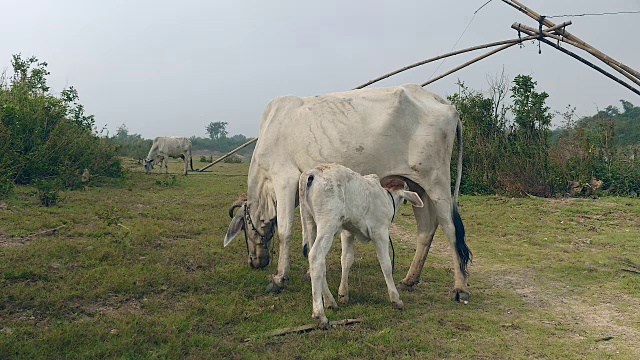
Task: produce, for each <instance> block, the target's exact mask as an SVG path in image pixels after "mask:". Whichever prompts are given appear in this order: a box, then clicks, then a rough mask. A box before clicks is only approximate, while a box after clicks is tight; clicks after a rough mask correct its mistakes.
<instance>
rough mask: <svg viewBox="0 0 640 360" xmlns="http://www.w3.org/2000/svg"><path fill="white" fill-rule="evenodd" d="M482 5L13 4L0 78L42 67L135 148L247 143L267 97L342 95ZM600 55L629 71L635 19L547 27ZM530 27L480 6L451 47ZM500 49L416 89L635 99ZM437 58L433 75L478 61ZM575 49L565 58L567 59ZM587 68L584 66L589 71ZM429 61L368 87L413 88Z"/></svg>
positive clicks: (555, 5)
mask: <svg viewBox="0 0 640 360" xmlns="http://www.w3.org/2000/svg"><path fill="white" fill-rule="evenodd" d="M522 1H523V2H524V4H525V5H527V6H529V7H530V8H532V9H533V10H536V11H538V12H539V13H541V14H543V15H562V14H582V13H601V12H614V11H639V10H640V0H607V1H602V0H563V1H559V0H553V1H552V0H537V1H534V0H522ZM485 2H486V0H457V1H428V0H397V1H389V0H387V1H379V0H366V1H365V0H322V1H305V0H279V1H278V0H272V1H264V0H212V1H208V0H181V1H166V0H153V1H151V0H144V1H142V0H126V1H124V0H109V1H102V0H100V1H99V0H56V1H53V0H38V1H35V0H21V1H7V2H3V4H2V12H3V15H2V21H0V34H2V41H0V69H9V68H10V61H11V55H12V54H17V53H22V55H23V56H24V57H27V56H31V55H34V56H36V57H38V58H39V59H40V60H41V61H46V62H48V64H49V71H50V72H51V75H50V76H49V85H50V86H51V87H52V90H53V91H54V92H56V93H58V92H60V91H61V90H62V89H63V88H64V87H65V86H74V87H75V88H76V89H77V90H78V92H79V94H80V102H81V103H82V104H84V105H85V107H86V110H87V112H88V113H90V114H94V115H95V116H96V125H97V126H98V127H103V126H105V125H106V127H107V129H108V130H109V131H110V132H111V134H113V133H114V132H115V130H116V129H117V128H118V127H119V126H120V125H121V124H123V123H124V124H126V126H127V127H128V129H129V132H130V133H138V134H141V135H142V136H143V137H145V138H153V137H156V136H169V135H185V136H192V135H195V136H201V137H205V136H207V134H206V131H205V127H206V125H207V124H208V123H210V122H214V121H226V122H228V126H227V130H228V131H229V134H230V135H235V134H244V135H246V136H256V135H257V132H258V124H259V121H260V116H261V114H262V110H263V109H264V107H265V105H266V104H267V103H268V102H269V100H271V99H272V98H274V97H276V96H280V95H301V96H307V95H315V94H320V93H326V92H335V91H344V90H349V89H351V88H353V87H355V86H357V85H360V84H361V83H364V82H366V81H367V80H370V79H373V78H375V77H378V76H380V75H382V74H385V73H387V72H390V71H392V70H395V69H397V68H400V67H403V66H406V65H409V64H412V63H415V62H418V61H420V60H424V59H427V58H430V57H432V56H435V55H438V54H442V53H446V52H449V51H450V50H451V48H452V47H453V46H454V44H455V42H456V40H457V39H458V38H459V37H460V35H461V34H462V32H463V30H464V28H465V27H466V26H467V24H469V22H470V20H471V19H472V17H473V14H474V11H476V10H477V9H478V8H479V7H480V6H481V5H483V4H484V3H485ZM551 20H552V21H554V22H555V23H561V22H563V21H566V20H572V21H573V25H571V26H570V27H569V28H568V30H569V31H570V32H572V33H573V34H574V35H576V36H578V37H580V38H581V39H583V40H585V41H587V42H588V43H590V44H591V45H592V46H594V47H596V48H598V49H600V50H601V51H603V52H605V53H606V54H608V55H609V56H611V57H613V58H615V59H616V60H619V61H621V62H623V63H625V64H627V65H629V66H631V67H632V68H635V69H638V70H640V46H639V45H638V41H637V40H636V39H635V35H636V34H637V33H638V32H637V30H638V27H637V24H638V23H640V14H628V15H613V16H585V17H573V18H553V19H551ZM516 21H517V22H522V23H525V24H528V25H529V26H537V23H536V22H534V21H533V20H531V19H530V18H528V17H526V16H525V15H523V14H521V13H519V12H518V11H516V10H515V9H513V8H511V7H510V6H508V5H506V4H505V3H503V2H502V1H500V0H493V1H491V2H490V3H489V4H487V5H486V6H485V7H484V8H483V9H482V10H480V11H479V12H478V13H477V14H476V16H475V18H474V19H473V21H472V22H471V24H470V26H469V28H468V30H467V31H466V33H464V35H463V36H462V38H461V40H460V42H459V43H458V45H457V46H456V49H461V48H464V47H469V46H473V45H478V44H482V43H487V42H493V41H498V40H503V39H511V38H515V37H516V36H517V33H516V32H515V31H514V30H512V29H511V28H510V26H511V24H512V23H513V22H516ZM542 46H543V47H542V54H541V55H538V45H537V44H533V43H530V42H529V43H527V44H526V45H525V47H524V48H518V47H517V46H515V47H512V48H510V49H508V50H506V51H503V52H501V53H498V54H497V55H494V56H491V57H489V58H487V59H485V60H482V61H481V62H479V63H476V64H474V65H472V66H471V67H468V68H465V69H463V70H461V71H459V72H457V73H455V74H453V75H450V76H448V77H446V78H444V79H441V80H439V81H437V82H435V83H434V84H432V85H429V86H428V87H427V88H428V89H429V90H431V91H434V92H436V93H438V94H440V95H442V96H447V95H450V94H452V93H455V92H456V90H457V86H456V85H455V83H456V82H457V80H458V79H460V80H462V81H464V82H465V83H466V84H467V85H468V86H470V87H471V88H474V89H478V90H486V89H487V88H488V83H487V76H490V77H495V75H496V74H498V73H500V72H502V70H503V69H504V72H505V74H506V75H507V76H508V77H509V78H510V79H513V77H514V76H516V75H518V74H526V75H531V76H532V77H533V78H534V80H535V81H537V82H538V87H537V89H538V91H546V92H547V93H549V95H550V97H549V99H548V101H547V103H548V105H549V106H550V107H551V108H552V110H564V109H565V108H566V106H567V105H569V104H570V105H571V106H575V107H576V108H577V110H576V111H577V113H578V114H579V115H582V116H584V115H591V114H593V113H595V112H596V110H597V109H603V108H604V107H606V106H608V105H616V106H618V105H619V100H620V99H625V100H628V101H631V102H632V103H634V104H636V105H640V98H638V96H637V95H635V94H634V93H632V92H630V91H629V90H627V89H626V88H624V87H622V86H620V85H618V84H617V83H615V82H613V81H611V80H609V79H607V78H605V77H604V76H603V75H601V74H599V73H597V72H595V71H594V70H591V69H590V68H588V67H587V66H585V65H583V64H581V63H579V62H577V61H576V60H574V59H572V58H570V57H568V56H566V55H564V54H561V53H560V52H558V51H557V50H555V49H552V48H550V47H548V46H546V45H544V44H543V45H542ZM483 51H486V50H480V52H473V53H471V55H468V56H458V57H453V58H449V59H448V60H447V61H446V62H445V63H444V64H442V65H441V66H440V69H439V70H438V71H437V72H436V75H438V74H440V73H442V72H444V71H446V70H449V69H451V68H453V67H454V66H457V65H458V64H461V63H463V62H464V61H466V60H469V59H471V58H472V57H475V56H478V55H480V54H482V53H483ZM578 52H579V51H578ZM594 62H598V61H597V60H594ZM438 65H439V63H433V64H429V65H425V66H422V67H419V68H417V69H414V70H411V71H408V72H405V73H403V74H401V75H397V76H395V77H392V78H391V79H388V80H385V81H383V82H381V83H378V84H376V85H374V86H389V85H400V84H403V83H409V82H415V83H422V82H425V81H426V80H428V79H429V78H430V77H431V76H432V74H433V73H434V71H435V70H436V68H437V67H438Z"/></svg>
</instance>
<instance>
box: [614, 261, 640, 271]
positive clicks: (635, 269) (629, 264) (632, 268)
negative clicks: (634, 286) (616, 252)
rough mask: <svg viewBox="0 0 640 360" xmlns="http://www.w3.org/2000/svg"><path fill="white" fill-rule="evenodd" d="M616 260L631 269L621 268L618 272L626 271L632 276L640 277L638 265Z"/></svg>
mask: <svg viewBox="0 0 640 360" xmlns="http://www.w3.org/2000/svg"><path fill="white" fill-rule="evenodd" d="M618 260H619V261H620V262H621V263H623V264H625V265H626V266H629V267H631V269H625V268H622V269H620V270H622V271H626V272H630V273H632V274H639V275H640V264H636V263H634V262H633V261H631V260H629V259H626V258H618Z"/></svg>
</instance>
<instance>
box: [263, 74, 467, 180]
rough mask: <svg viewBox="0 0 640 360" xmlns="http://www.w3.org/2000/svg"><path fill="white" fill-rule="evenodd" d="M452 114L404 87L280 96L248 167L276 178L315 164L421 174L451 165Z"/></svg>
mask: <svg viewBox="0 0 640 360" xmlns="http://www.w3.org/2000/svg"><path fill="white" fill-rule="evenodd" d="M457 122H458V114H457V112H456V111H455V108H454V107H453V106H451V105H449V104H448V103H447V102H446V101H445V100H443V99H442V98H441V97H439V96H437V95H435V94H433V93H431V92H429V91H426V90H424V89H422V88H421V87H420V86H418V85H414V84H410V85H403V86H400V87H390V88H377V89H363V90H354V91H348V92H342V93H333V94H326V95H319V96H313V97H304V98H299V97H293V96H287V97H281V98H277V99H275V100H273V101H272V102H271V103H270V104H269V105H268V106H267V108H266V109H265V112H264V114H263V117H262V121H261V124H260V135H259V140H258V143H257V144H256V149H255V151H254V155H253V159H252V162H251V167H252V168H254V169H252V170H253V172H254V173H255V172H256V171H257V170H258V168H259V169H260V170H261V171H264V172H267V173H269V174H272V175H273V176H276V177H277V176H278V173H280V172H283V173H286V174H288V173H291V171H290V170H291V169H297V170H298V171H299V172H302V171H305V170H307V169H310V168H312V167H313V166H315V165H317V164H319V163H326V162H335V163H339V164H343V165H345V166H347V167H349V168H351V169H353V170H354V171H356V172H358V173H361V174H370V173H373V174H378V175H379V176H380V177H381V178H382V177H385V176H390V175H399V176H404V177H407V178H409V179H412V180H414V181H416V182H417V183H419V184H421V183H423V181H422V180H424V177H425V176H428V175H427V174H429V173H430V172H431V171H433V170H435V169H434V168H433V166H437V167H438V168H440V167H441V166H443V165H444V166H446V168H447V169H448V165H449V164H450V156H451V151H452V146H453V139H454V136H455V128H456V125H457Z"/></svg>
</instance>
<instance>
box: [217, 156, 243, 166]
mask: <svg viewBox="0 0 640 360" xmlns="http://www.w3.org/2000/svg"><path fill="white" fill-rule="evenodd" d="M222 162H224V163H227V164H240V163H242V158H241V157H239V156H236V155H231V156H228V157H226V158H224V160H222Z"/></svg>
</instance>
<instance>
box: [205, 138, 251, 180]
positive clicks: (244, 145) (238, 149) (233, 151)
mask: <svg viewBox="0 0 640 360" xmlns="http://www.w3.org/2000/svg"><path fill="white" fill-rule="evenodd" d="M256 141H258V138H257V137H256V138H253V139H251V140H249V141H247V142H246V143H244V144H242V145H240V146H238V147H237V148H235V149H233V150H231V151H229V152H228V153H226V154H224V155H223V156H222V157H220V158H218V159H217V160H216V161H214V162H212V163H211V164H209V165H207V166H205V167H203V168H202V169H200V170H198V172H201V171H205V170H206V169H208V168H210V167H212V166H213V165H215V164H217V163H219V162H220V161H222V160H224V159H226V158H228V157H229V156H231V155H233V154H235V153H236V152H238V151H240V150H241V149H242V148H245V147H247V146H249V145H251V144H253V143H254V142H256Z"/></svg>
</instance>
